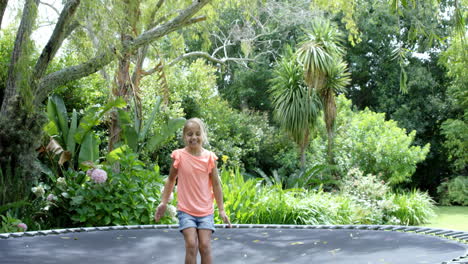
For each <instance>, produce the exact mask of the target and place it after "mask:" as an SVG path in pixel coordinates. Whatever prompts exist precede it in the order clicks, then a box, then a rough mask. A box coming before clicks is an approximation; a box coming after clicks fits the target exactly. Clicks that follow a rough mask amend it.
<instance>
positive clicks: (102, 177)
mask: <svg viewBox="0 0 468 264" xmlns="http://www.w3.org/2000/svg"><path fill="white" fill-rule="evenodd" d="M90 177H91V179H92V180H93V181H94V182H95V183H103V182H105V181H106V180H107V172H106V171H105V170H101V169H94V170H92V172H91V176H90Z"/></svg>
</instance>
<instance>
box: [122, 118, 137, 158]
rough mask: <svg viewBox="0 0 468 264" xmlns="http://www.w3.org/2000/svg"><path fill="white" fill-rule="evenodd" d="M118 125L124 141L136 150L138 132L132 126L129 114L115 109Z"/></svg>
mask: <svg viewBox="0 0 468 264" xmlns="http://www.w3.org/2000/svg"><path fill="white" fill-rule="evenodd" d="M117 112H118V117H119V122H120V127H121V128H122V130H123V133H122V136H123V138H124V141H125V143H126V144H127V145H128V146H129V147H130V148H131V149H132V150H133V151H134V152H137V151H138V134H137V131H136V130H135V128H134V127H133V126H132V122H131V118H130V115H129V114H128V112H127V111H124V110H121V109H119V110H117Z"/></svg>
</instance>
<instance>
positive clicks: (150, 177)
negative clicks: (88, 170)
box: [65, 153, 175, 226]
mask: <svg viewBox="0 0 468 264" xmlns="http://www.w3.org/2000/svg"><path fill="white" fill-rule="evenodd" d="M119 164H120V171H119V172H114V171H113V170H114V169H115V165H111V164H108V165H105V166H103V169H104V170H105V171H106V172H107V177H108V179H107V181H106V182H103V183H97V182H95V181H93V180H91V178H90V176H88V175H84V181H80V179H79V178H80V177H81V178H83V172H79V173H76V174H75V179H68V180H67V182H68V183H69V185H68V188H67V192H68V193H67V195H66V196H68V197H69V200H68V203H66V204H65V206H68V207H66V208H67V209H68V211H69V212H70V215H71V219H72V220H73V222H74V223H76V224H78V225H83V224H84V225H86V226H107V225H137V224H149V223H151V222H154V220H153V215H154V210H155V206H157V204H158V203H159V198H160V194H161V188H162V187H163V179H162V177H161V176H160V175H159V167H158V166H155V167H154V169H153V170H147V169H145V168H144V164H143V163H142V162H141V161H139V160H138V159H137V154H134V153H127V154H121V155H120V159H119ZM172 211H174V212H173V213H175V210H172ZM172 216H173V215H172ZM172 222H173V221H172V220H171V219H170V218H168V217H165V218H163V220H162V222H161V223H172Z"/></svg>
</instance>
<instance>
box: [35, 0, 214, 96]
mask: <svg viewBox="0 0 468 264" xmlns="http://www.w3.org/2000/svg"><path fill="white" fill-rule="evenodd" d="M210 1H211V0H198V1H194V3H193V4H192V5H190V6H189V7H187V8H186V9H185V10H183V11H182V12H180V14H179V16H177V17H175V18H174V19H172V20H170V21H168V22H166V23H164V24H163V25H160V26H157V27H154V28H152V29H150V30H148V31H146V32H144V33H142V34H141V35H140V36H138V37H137V38H136V39H135V40H134V41H129V42H126V43H125V44H124V47H123V48H122V50H119V51H117V49H116V48H115V47H109V48H108V49H107V50H106V51H104V52H102V53H101V54H99V55H97V56H96V57H94V58H92V59H90V60H89V61H87V62H84V63H82V64H79V65H75V66H71V67H67V68H65V69H62V70H59V71H56V72H53V73H51V74H49V75H47V76H44V77H43V78H42V79H41V81H40V83H39V86H38V90H39V93H38V95H37V97H36V98H35V103H36V104H39V103H41V102H42V101H43V100H44V99H45V98H46V97H47V94H48V93H49V92H50V91H52V90H53V89H54V88H55V87H57V86H60V85H63V84H66V83H67V82H69V81H72V80H77V79H80V78H83V77H85V76H88V75H90V74H93V73H95V72H96V71H98V70H99V69H101V68H102V67H104V66H106V65H107V64H109V63H110V62H112V61H113V60H114V59H115V57H116V54H117V53H126V52H132V51H134V50H136V49H138V48H139V47H142V46H143V45H146V44H148V43H150V42H152V41H155V40H157V39H159V38H161V37H163V36H165V35H167V34H169V33H171V32H173V31H176V30H178V29H180V28H182V27H184V26H187V25H190V24H192V23H193V22H191V21H192V20H191V19H190V18H191V17H192V16H193V15H194V14H195V13H197V12H198V11H199V10H200V9H201V8H202V7H204V6H205V5H206V4H208V3H209V2H210Z"/></svg>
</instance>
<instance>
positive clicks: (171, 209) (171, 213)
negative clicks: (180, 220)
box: [167, 204, 177, 218]
mask: <svg viewBox="0 0 468 264" xmlns="http://www.w3.org/2000/svg"><path fill="white" fill-rule="evenodd" d="M176 211H177V209H176V208H175V206H173V205H172V204H169V205H168V206H167V213H168V214H169V216H170V217H172V218H173V217H175V215H176Z"/></svg>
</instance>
